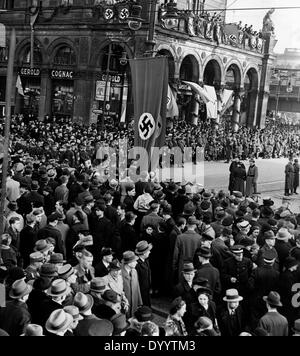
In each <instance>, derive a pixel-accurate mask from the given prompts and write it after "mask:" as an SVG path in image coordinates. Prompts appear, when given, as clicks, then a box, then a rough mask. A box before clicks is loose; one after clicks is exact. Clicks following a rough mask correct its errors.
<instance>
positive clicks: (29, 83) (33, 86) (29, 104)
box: [24, 78, 41, 115]
mask: <svg viewBox="0 0 300 356" xmlns="http://www.w3.org/2000/svg"><path fill="white" fill-rule="evenodd" d="M40 95H41V89H40V80H39V79H36V78H27V80H26V82H25V85H24V113H26V114H33V115H38V112H39V100H40Z"/></svg>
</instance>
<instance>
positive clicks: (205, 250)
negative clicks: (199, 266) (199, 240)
mask: <svg viewBox="0 0 300 356" xmlns="http://www.w3.org/2000/svg"><path fill="white" fill-rule="evenodd" d="M196 254H197V256H200V257H204V258H211V257H212V254H211V250H210V248H209V247H205V246H201V247H199V248H198V249H197V250H196Z"/></svg>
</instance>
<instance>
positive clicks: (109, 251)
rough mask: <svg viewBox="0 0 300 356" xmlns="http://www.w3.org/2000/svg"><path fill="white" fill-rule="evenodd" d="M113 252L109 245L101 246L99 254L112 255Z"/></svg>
mask: <svg viewBox="0 0 300 356" xmlns="http://www.w3.org/2000/svg"><path fill="white" fill-rule="evenodd" d="M113 254H114V252H113V250H112V249H111V248H110V247H103V248H102V249H101V252H100V256H102V257H103V256H110V255H113Z"/></svg>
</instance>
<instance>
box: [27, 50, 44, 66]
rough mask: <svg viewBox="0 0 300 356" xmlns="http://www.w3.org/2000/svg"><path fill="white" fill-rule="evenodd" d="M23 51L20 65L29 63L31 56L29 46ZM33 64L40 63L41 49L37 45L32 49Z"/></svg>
mask: <svg viewBox="0 0 300 356" xmlns="http://www.w3.org/2000/svg"><path fill="white" fill-rule="evenodd" d="M23 53H24V54H23V57H22V65H26V64H30V58H31V50H30V47H27V48H26V49H25V51H24V52H23ZM33 64H34V65H40V64H42V54H41V50H40V49H39V47H37V46H36V47H34V50H33Z"/></svg>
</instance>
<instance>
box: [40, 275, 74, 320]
mask: <svg viewBox="0 0 300 356" xmlns="http://www.w3.org/2000/svg"><path fill="white" fill-rule="evenodd" d="M69 293H70V287H69V286H68V284H67V282H66V281H65V280H63V279H55V280H54V281H52V282H51V285H50V287H49V288H48V289H47V291H46V294H47V295H48V297H49V298H47V299H44V300H43V302H42V303H41V310H40V315H39V320H40V325H42V326H44V325H45V323H46V321H47V320H48V318H49V316H50V314H51V313H52V312H53V311H54V310H56V309H61V308H62V307H63V303H64V301H65V300H66V298H67V296H68V294H69Z"/></svg>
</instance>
